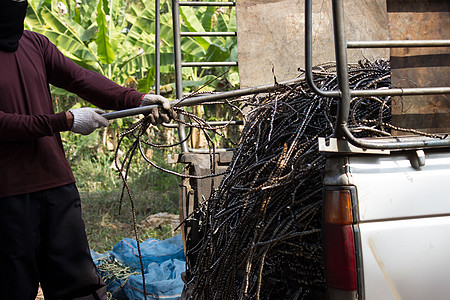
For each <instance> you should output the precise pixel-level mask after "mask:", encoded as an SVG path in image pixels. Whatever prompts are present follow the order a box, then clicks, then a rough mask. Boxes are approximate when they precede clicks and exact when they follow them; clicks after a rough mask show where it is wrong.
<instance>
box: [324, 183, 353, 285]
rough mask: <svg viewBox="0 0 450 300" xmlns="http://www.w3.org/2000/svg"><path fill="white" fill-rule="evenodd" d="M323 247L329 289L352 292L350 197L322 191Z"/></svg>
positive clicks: (346, 192) (338, 192)
mask: <svg viewBox="0 0 450 300" xmlns="http://www.w3.org/2000/svg"><path fill="white" fill-rule="evenodd" d="M324 200H325V205H324V246H325V266H326V281H327V286H328V287H329V288H333V289H337V290H345V291H356V290H357V288H358V286H357V273H356V272H357V271H356V254H355V239H354V234H353V226H352V224H353V214H352V201H351V193H350V191H348V190H337V191H325V199H324Z"/></svg>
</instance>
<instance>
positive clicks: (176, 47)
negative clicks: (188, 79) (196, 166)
mask: <svg viewBox="0 0 450 300" xmlns="http://www.w3.org/2000/svg"><path fill="white" fill-rule="evenodd" d="M172 24H173V53H174V56H175V92H176V97H177V99H181V98H182V97H183V80H182V76H183V74H182V70H181V42H180V37H181V33H180V32H181V27H180V2H179V0H172ZM178 117H179V118H180V119H181V120H182V121H184V116H183V115H179V116H178ZM178 136H179V138H180V141H184V140H185V139H186V132H185V126H184V125H183V124H181V123H180V124H179V126H178ZM181 151H182V152H183V153H186V152H188V151H189V149H188V146H187V142H186V141H185V142H183V143H182V144H181Z"/></svg>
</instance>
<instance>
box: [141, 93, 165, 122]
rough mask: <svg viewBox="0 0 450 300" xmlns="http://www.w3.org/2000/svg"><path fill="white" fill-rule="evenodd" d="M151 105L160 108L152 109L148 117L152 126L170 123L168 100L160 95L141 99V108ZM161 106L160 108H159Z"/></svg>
mask: <svg viewBox="0 0 450 300" xmlns="http://www.w3.org/2000/svg"><path fill="white" fill-rule="evenodd" d="M152 104H158V105H160V106H158V107H155V108H154V109H152V112H151V113H150V114H149V115H148V117H149V118H150V122H151V123H152V124H155V125H156V124H161V123H163V122H164V123H168V122H170V115H171V114H170V110H171V106H170V102H169V100H168V99H166V98H164V97H163V96H160V95H152V94H147V95H145V96H144V97H143V98H142V101H141V106H147V105H152ZM161 106H162V107H161Z"/></svg>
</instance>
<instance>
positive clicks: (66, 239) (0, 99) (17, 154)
mask: <svg viewBox="0 0 450 300" xmlns="http://www.w3.org/2000/svg"><path fill="white" fill-rule="evenodd" d="M27 5H28V3H27V2H26V0H0V270H1V272H0V299H1V300H12V299H14V300H22V299H24V300H25V299H35V298H36V294H37V291H38V286H39V283H40V284H41V286H42V290H43V292H44V297H45V299H46V300H51V299H55V300H56V299H86V300H87V299H106V289H105V284H104V283H103V281H102V279H101V277H100V276H99V274H98V272H97V269H96V267H95V264H94V263H93V261H92V258H91V255H90V251H89V245H88V242H87V238H86V233H85V228H84V223H83V220H82V218H81V201H80V197H79V194H78V191H77V188H76V186H75V178H74V176H73V174H72V171H71V168H70V165H69V163H68V161H67V159H66V156H65V153H64V149H63V145H62V142H61V137H60V134H59V133H60V132H62V131H68V130H71V131H73V132H76V133H80V134H89V133H91V132H93V131H94V130H95V129H97V128H100V127H104V126H108V121H107V120H106V119H105V118H104V117H102V116H101V113H102V111H101V110H99V109H97V108H90V107H83V108H78V109H71V110H70V111H68V112H59V113H55V112H54V110H53V106H52V99H51V95H50V89H49V84H52V85H54V86H57V87H60V88H64V89H66V90H68V91H70V92H73V93H75V94H77V95H78V96H80V97H81V98H84V99H86V100H87V101H89V102H91V103H92V104H94V105H96V106H98V107H101V108H103V109H114V110H119V109H126V108H133V107H137V106H141V105H150V104H159V105H160V106H159V107H161V106H162V107H161V108H159V109H154V110H153V111H152V114H150V117H151V119H152V121H154V123H155V124H156V123H161V122H163V121H164V122H167V121H169V117H168V116H169V110H170V103H169V101H168V100H167V99H165V98H164V97H161V96H157V95H149V94H148V95H147V94H143V93H139V92H137V91H135V90H133V89H130V88H125V87H121V86H119V85H117V84H116V83H114V82H112V81H110V80H109V79H107V78H106V77H103V76H101V75H100V74H98V73H96V72H93V71H90V70H86V69H84V68H81V67H79V66H78V65H76V64H75V63H73V62H72V61H71V60H70V59H68V58H66V57H65V56H64V55H63V54H62V53H61V52H60V51H59V50H58V49H57V48H56V46H55V45H53V44H52V43H51V42H50V41H49V40H48V39H47V38H46V37H45V36H43V35H40V34H37V33H34V32H31V31H26V30H25V31H24V25H23V24H24V19H25V15H26V10H27Z"/></svg>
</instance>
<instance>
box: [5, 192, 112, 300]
mask: <svg viewBox="0 0 450 300" xmlns="http://www.w3.org/2000/svg"><path fill="white" fill-rule="evenodd" d="M39 282H40V283H41V286H42V290H43V292H44V297H45V299H46V300H60V299H61V300H62V299H64V300H65V299H77V298H80V299H93V300H96V299H106V289H105V284H104V283H103V281H102V279H101V278H100V276H99V275H98V272H97V269H96V267H95V264H94V262H93V261H92V258H91V255H90V252H89V245H88V242H87V237H86V232H85V227H84V222H83V220H82V219H81V201H80V196H79V194H78V190H77V188H76V186H75V184H70V185H66V186H62V187H58V188H54V189H49V190H44V191H39V192H35V193H30V194H24V195H18V196H10V197H4V198H0V299H1V300H28V299H29V300H34V299H35V298H36V295H37V290H38V285H39Z"/></svg>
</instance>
